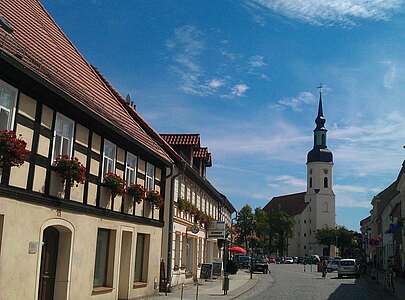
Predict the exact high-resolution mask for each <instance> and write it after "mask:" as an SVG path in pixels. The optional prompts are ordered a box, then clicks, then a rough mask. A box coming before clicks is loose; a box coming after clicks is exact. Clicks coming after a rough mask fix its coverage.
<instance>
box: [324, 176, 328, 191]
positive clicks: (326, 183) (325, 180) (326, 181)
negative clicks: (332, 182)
mask: <svg viewBox="0 0 405 300" xmlns="http://www.w3.org/2000/svg"><path fill="white" fill-rule="evenodd" d="M323 187H324V188H325V189H327V188H328V187H329V181H328V177H325V178H324V179H323Z"/></svg>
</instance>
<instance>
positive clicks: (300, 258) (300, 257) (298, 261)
mask: <svg viewBox="0 0 405 300" xmlns="http://www.w3.org/2000/svg"><path fill="white" fill-rule="evenodd" d="M303 263H304V257H302V256H299V257H298V260H297V264H303Z"/></svg>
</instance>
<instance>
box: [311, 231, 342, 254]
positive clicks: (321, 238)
mask: <svg viewBox="0 0 405 300" xmlns="http://www.w3.org/2000/svg"><path fill="white" fill-rule="evenodd" d="M315 237H316V239H317V240H318V242H319V243H320V244H322V245H326V246H328V252H329V253H330V247H331V245H336V237H337V230H336V229H335V228H322V229H318V230H317V232H316V234H315Z"/></svg>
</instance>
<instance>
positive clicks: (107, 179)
mask: <svg viewBox="0 0 405 300" xmlns="http://www.w3.org/2000/svg"><path fill="white" fill-rule="evenodd" d="M104 186H105V187H107V188H108V189H109V190H110V191H111V197H112V199H114V198H115V196H118V195H122V194H124V193H125V187H126V185H125V181H124V179H122V178H121V176H119V175H117V174H114V173H111V172H109V173H107V174H105V175H104Z"/></svg>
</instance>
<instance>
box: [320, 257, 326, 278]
mask: <svg viewBox="0 0 405 300" xmlns="http://www.w3.org/2000/svg"><path fill="white" fill-rule="evenodd" d="M321 271H322V278H323V279H326V274H327V272H328V265H327V263H326V260H323V261H322V262H321Z"/></svg>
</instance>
